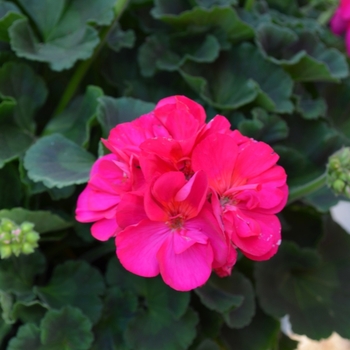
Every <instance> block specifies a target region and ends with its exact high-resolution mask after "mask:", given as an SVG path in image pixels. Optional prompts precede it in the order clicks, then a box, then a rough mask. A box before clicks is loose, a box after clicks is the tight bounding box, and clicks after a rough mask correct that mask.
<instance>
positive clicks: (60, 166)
mask: <svg viewBox="0 0 350 350" xmlns="http://www.w3.org/2000/svg"><path fill="white" fill-rule="evenodd" d="M94 160H95V158H94V156H93V155H92V154H91V153H88V152H87V151H85V150H84V149H83V148H81V147H79V146H78V145H77V144H76V143H74V142H73V141H70V140H68V139H67V138H65V137H64V136H62V135H60V134H52V135H49V136H45V137H43V138H41V139H39V140H38V141H37V142H36V143H35V144H34V145H33V146H31V147H30V148H29V150H28V151H27V153H26V155H25V157H24V167H25V168H26V169H27V171H28V176H29V178H31V179H32V180H33V181H36V182H38V181H41V182H43V183H44V185H45V186H47V187H49V188H51V187H58V188H62V187H65V186H69V185H73V184H81V183H85V182H87V180H88V178H89V174H90V170H91V167H92V165H93V162H94Z"/></svg>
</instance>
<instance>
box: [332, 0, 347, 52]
mask: <svg viewBox="0 0 350 350" xmlns="http://www.w3.org/2000/svg"><path fill="white" fill-rule="evenodd" d="M330 26H331V30H332V32H333V33H334V34H336V35H342V34H344V33H345V45H346V50H347V52H348V55H350V33H349V32H350V0H341V1H340V5H339V7H338V8H337V10H336V11H335V13H334V15H333V17H332V19H331V22H330Z"/></svg>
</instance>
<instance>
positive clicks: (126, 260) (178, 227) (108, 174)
mask: <svg viewBox="0 0 350 350" xmlns="http://www.w3.org/2000/svg"><path fill="white" fill-rule="evenodd" d="M205 118H206V116H205V112H204V109H203V107H202V106H200V105H199V104H198V103H196V102H194V101H192V100H190V99H188V98H187V97H184V96H171V97H168V98H165V99H163V100H161V101H159V103H158V104H157V105H156V107H155V109H154V111H152V112H150V113H148V114H146V115H143V116H141V117H140V118H138V119H136V120H134V121H133V122H131V123H124V124H120V125H118V126H116V127H115V128H114V129H113V130H112V131H111V133H110V135H109V137H108V139H107V140H104V143H105V145H106V146H107V147H108V148H109V149H110V150H111V151H112V152H113V153H112V154H110V155H107V156H104V157H101V158H100V159H99V160H97V162H96V163H95V165H94V166H93V168H92V171H91V177H90V180H89V182H88V185H87V187H86V188H85V190H84V191H83V192H82V193H81V195H80V197H79V199H78V205H77V210H76V218H77V220H78V221H80V222H94V224H93V226H92V229H91V230H92V235H93V236H94V237H95V238H97V239H99V240H107V239H109V238H110V237H116V238H115V242H116V246H117V255H118V257H119V259H120V261H121V263H122V264H123V266H124V267H125V268H126V269H127V270H129V271H131V272H133V273H135V274H138V275H140V276H145V277H152V276H156V275H158V274H161V276H162V278H163V280H164V281H165V283H167V284H168V285H170V286H171V287H172V288H174V289H176V290H180V291H186V290H190V289H193V288H196V287H198V286H201V285H202V284H204V283H205V282H206V281H207V280H208V278H209V276H210V274H211V271H212V270H214V271H215V272H216V273H217V274H218V275H219V276H221V277H223V276H228V275H230V273H231V270H232V268H233V266H234V265H235V263H236V260H237V248H239V249H240V250H241V251H242V252H243V254H244V255H245V256H246V257H248V258H250V259H253V260H266V259H269V258H270V257H271V256H272V255H274V254H275V253H276V251H277V249H278V245H279V243H280V239H281V233H280V231H281V226H280V222H279V220H278V218H277V217H276V215H275V214H276V213H278V212H279V211H280V210H282V208H283V207H284V205H285V204H286V200H287V196H288V188H287V185H286V174H285V172H284V170H283V168H282V167H280V166H278V165H276V162H277V160H278V156H277V155H276V154H275V153H274V151H273V150H272V148H271V147H270V146H268V145H267V144H265V143H263V142H256V141H254V140H252V139H250V138H247V137H245V136H243V135H242V134H241V133H240V132H239V131H237V130H234V131H231V130H230V123H229V122H228V121H227V119H226V118H224V117H223V116H220V115H217V116H215V117H214V118H213V119H212V121H210V122H209V123H208V124H206V123H205Z"/></svg>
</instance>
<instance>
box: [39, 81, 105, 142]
mask: <svg viewBox="0 0 350 350" xmlns="http://www.w3.org/2000/svg"><path fill="white" fill-rule="evenodd" d="M101 96H103V91H102V90H101V89H100V88H99V87H97V86H88V87H87V89H86V93H85V95H84V96H79V97H77V98H75V99H74V100H73V102H72V103H71V104H70V105H69V106H68V108H67V109H66V110H65V111H63V112H62V113H60V114H58V115H57V116H55V117H54V118H52V119H50V121H49V122H48V124H47V125H46V127H45V130H44V135H49V134H53V133H60V134H62V135H63V136H65V137H66V138H67V139H70V140H71V141H74V142H75V143H77V144H78V145H82V146H86V144H87V143H88V141H89V137H90V135H89V134H90V128H91V122H92V120H93V119H94V117H95V114H96V109H97V106H98V102H97V99H98V98H99V97H101Z"/></svg>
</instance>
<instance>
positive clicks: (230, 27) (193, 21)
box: [151, 0, 254, 42]
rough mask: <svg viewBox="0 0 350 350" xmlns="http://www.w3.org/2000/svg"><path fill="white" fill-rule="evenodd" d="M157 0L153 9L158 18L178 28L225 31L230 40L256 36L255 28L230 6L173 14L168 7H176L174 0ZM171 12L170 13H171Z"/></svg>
mask: <svg viewBox="0 0 350 350" xmlns="http://www.w3.org/2000/svg"><path fill="white" fill-rule="evenodd" d="M164 2H165V4H164V3H162V1H156V7H155V8H153V10H152V11H151V13H152V15H153V17H154V18H156V19H160V20H161V21H163V22H165V23H168V24H170V25H172V26H174V27H175V28H177V29H178V30H179V29H181V30H188V31H192V32H194V33H198V32H199V31H201V32H208V33H213V32H214V33H215V32H219V33H224V35H225V36H226V37H227V39H228V40H229V41H230V42H238V41H242V40H249V39H251V38H253V37H254V30H253V29H252V28H251V27H250V26H249V25H248V24H246V23H244V22H243V21H242V20H241V19H240V18H239V17H238V15H237V13H236V11H235V10H234V9H233V8H232V7H229V6H226V7H212V8H210V9H206V8H203V7H194V8H193V9H192V10H189V11H184V12H182V13H181V14H173V13H171V12H170V11H169V9H168V8H167V6H168V7H170V6H171V7H174V5H173V1H170V0H168V1H164ZM169 12H170V13H169Z"/></svg>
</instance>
